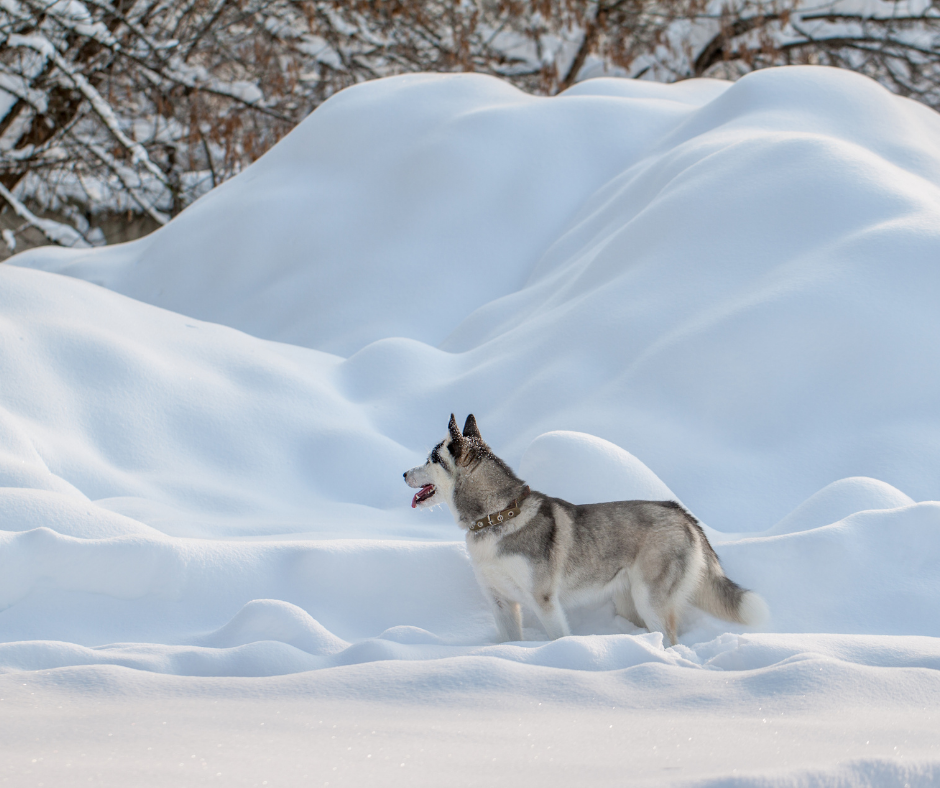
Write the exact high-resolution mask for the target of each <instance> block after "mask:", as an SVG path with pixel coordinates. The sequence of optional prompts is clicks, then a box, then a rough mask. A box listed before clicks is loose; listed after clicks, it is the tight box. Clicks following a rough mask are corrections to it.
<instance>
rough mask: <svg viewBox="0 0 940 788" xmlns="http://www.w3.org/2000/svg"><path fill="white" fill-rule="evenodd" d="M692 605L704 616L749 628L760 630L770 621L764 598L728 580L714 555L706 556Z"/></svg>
mask: <svg viewBox="0 0 940 788" xmlns="http://www.w3.org/2000/svg"><path fill="white" fill-rule="evenodd" d="M693 602H694V604H695V606H696V607H700V608H701V609H702V610H704V611H705V612H706V613H710V614H711V615H713V616H716V617H717V618H722V619H724V620H725V621H734V622H736V623H738V624H744V625H745V626H748V627H759V626H760V625H761V624H764V623H765V622H766V621H767V620H768V619H769V618H770V609H769V608H768V607H767V603H766V602H765V601H764V600H763V598H762V597H761V596H760V595H759V594H755V593H754V592H753V591H748V590H747V589H745V588H741V586H739V585H738V584H737V583H735V582H734V581H733V580H731V579H729V578H728V577H727V576H726V575H725V573H724V572H723V571H722V569H721V564H719V563H718V558H717V557H716V556H714V555H709V556H708V560H707V561H706V568H705V574H704V576H703V577H702V582H701V584H700V585H699V587H698V591H697V592H696V595H695V599H694V600H693Z"/></svg>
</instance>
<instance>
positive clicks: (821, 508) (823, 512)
mask: <svg viewBox="0 0 940 788" xmlns="http://www.w3.org/2000/svg"><path fill="white" fill-rule="evenodd" d="M913 503H914V501H913V500H912V499H911V498H909V497H908V496H906V495H905V494H904V493H902V492H901V491H900V490H898V489H896V488H894V487H892V486H891V485H890V484H885V482H880V481H878V480H877V479H868V478H865V477H864V476H856V477H853V478H850V479H839V480H838V481H835V482H833V483H832V484H827V485H826V486H825V487H823V489H821V490H820V491H819V492H818V493H815V494H814V495H811V496H810V497H809V498H807V499H806V500H805V501H803V503H801V504H800V505H799V506H797V507H796V509H794V510H793V511H792V512H790V514H788V515H787V516H786V517H784V518H783V519H782V520H781V521H780V522H779V523H777V524H776V525H775V526H774V527H773V528H771V529H770V530H769V531H767V532H766V534H767V535H768V536H770V535H778V534H789V533H794V532H795V531H808V530H810V529H812V528H819V527H820V526H823V525H829V524H830V523H835V522H838V521H839V520H844V519H845V518H846V517H848V516H849V515H850V514H855V513H856V512H864V511H867V510H869V509H899V508H900V507H902V506H911V505H912V504H913Z"/></svg>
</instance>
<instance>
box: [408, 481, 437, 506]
mask: <svg viewBox="0 0 940 788" xmlns="http://www.w3.org/2000/svg"><path fill="white" fill-rule="evenodd" d="M435 492H437V490H435V489H434V485H433V484H426V485H424V487H422V488H421V489H420V490H418V492H416V493H415V497H414V498H412V499H411V508H412V509H414V508H415V507H416V506H417V505H418V504H419V503H423V502H424V501H426V500H427V499H428V498H430V497H431V496H432V495H434V493H435Z"/></svg>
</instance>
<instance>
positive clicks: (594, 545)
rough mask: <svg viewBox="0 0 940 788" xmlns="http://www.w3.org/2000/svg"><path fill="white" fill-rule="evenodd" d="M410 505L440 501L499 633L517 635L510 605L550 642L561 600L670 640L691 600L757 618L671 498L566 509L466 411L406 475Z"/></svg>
mask: <svg viewBox="0 0 940 788" xmlns="http://www.w3.org/2000/svg"><path fill="white" fill-rule="evenodd" d="M404 476H405V482H407V484H408V486H409V487H414V488H420V490H419V491H418V492H417V493H416V494H415V496H414V498H413V500H412V503H411V505H412V506H413V507H419V506H420V507H427V506H434V505H436V504H438V503H446V504H447V505H448V506H449V507H450V510H451V512H452V514H453V515H454V519H455V520H456V521H457V524H458V525H459V526H460V527H461V528H464V529H466V531H467V549H468V551H469V552H470V557H471V559H472V562H473V567H474V571H475V572H476V576H477V580H478V581H479V583H480V586H481V587H482V589H483V592H484V594H485V595H486V597H487V599H489V601H490V604H491V606H492V608H493V614H494V615H495V617H496V625H497V627H498V629H499V634H500V637H501V638H502V639H503V640H522V609H521V607H520V605H523V604H524V605H526V606H527V607H529V608H530V609H531V610H533V611H534V612H535V614H536V615H537V616H538V619H539V621H541V623H542V626H543V627H544V628H545V631H546V632H547V633H548V636H549V637H550V638H553V639H554V638H559V637H563V636H565V635H569V634H571V631H570V630H569V628H568V621H567V619H566V617H565V612H564V609H563V607H562V606H563V605H572V604H575V605H581V604H591V603H594V604H596V603H602V602H605V601H607V600H612V601H613V603H614V607H615V609H616V611H617V613H619V614H620V615H621V616H623V617H624V618H626V619H628V620H629V621H632V622H633V623H634V624H636V625H637V626H641V627H642V626H645V627H646V628H647V629H649V630H650V631H651V632H652V631H658V632H662V633H663V635H664V636H665V639H666V642H667V645H675V643H676V637H677V635H678V630H679V626H680V624H681V623H682V621H683V618H684V614H685V613H686V612H687V611H688V608H689V607H690V606H692V605H694V606H695V607H698V608H700V609H701V610H704V611H706V612H708V613H711V614H712V615H713V616H717V617H719V618H723V619H725V620H726V621H734V622H737V623H740V624H746V625H750V626H755V625H758V624H759V623H760V622H761V621H762V620H764V619H765V618H766V616H767V606H766V604H765V603H764V600H763V599H761V597H759V596H758V595H757V594H755V593H754V592H753V591H746V590H745V589H743V588H741V587H740V586H739V585H737V584H736V583H734V582H733V581H731V580H729V579H728V578H727V577H726V576H725V573H724V572H723V571H722V569H721V564H720V563H719V562H718V556H717V555H715V551H714V550H713V549H712V546H711V545H710V544H709V543H708V539H707V538H706V537H705V532H704V531H703V530H702V527H701V526H700V525H699V524H698V521H697V520H696V519H695V518H694V517H693V516H692V515H691V514H689V513H688V512H687V511H686V510H685V509H683V508H682V507H681V506H680V505H679V504H678V503H675V502H674V501H616V502H612V503H596V504H584V505H575V504H572V503H568V501H563V500H561V499H560V498H551V497H549V496H547V495H543V494H542V493H539V492H535V491H534V490H530V489H529V487H528V486H527V485H526V483H525V482H523V481H522V480H521V479H520V478H519V477H517V476H516V474H515V473H513V472H512V470H511V469H510V468H509V466H508V465H506V463H505V462H503V461H502V460H501V459H500V458H499V457H497V456H496V455H495V454H493V452H492V450H491V449H490V447H489V446H487V444H486V443H485V442H484V440H483V438H482V436H481V435H480V430H479V429H478V428H477V422H476V419H475V418H474V417H473V415H472V414H471V415H470V416H468V417H467V422H466V424H465V426H464V428H463V432H462V433H461V431H460V429H459V427H458V426H457V421H456V420H455V419H454V416H453V414H451V417H450V424H449V425H448V435H447V437H446V438H444V440H442V441H441V442H440V443H439V444H437V446H435V447H434V449H433V450H432V451H431V454H430V455H429V457H428V461H427V462H426V463H425V464H424V465H420V466H418V467H417V468H412V469H411V470H410V471H406V472H405V474H404Z"/></svg>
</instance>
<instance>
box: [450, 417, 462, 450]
mask: <svg viewBox="0 0 940 788" xmlns="http://www.w3.org/2000/svg"><path fill="white" fill-rule="evenodd" d="M447 430H448V432H450V439H451V440H452V441H453V442H454V443H456V444H457V445H458V446H460V445H461V444H463V435H461V434H460V427H458V426H457V419H455V418H454V414H453V413H451V414H450V424H448V425H447Z"/></svg>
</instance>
